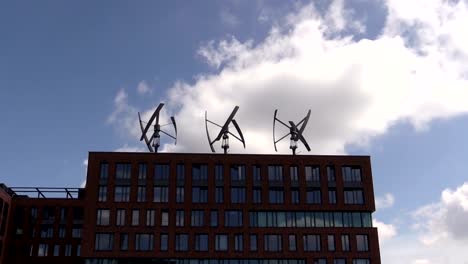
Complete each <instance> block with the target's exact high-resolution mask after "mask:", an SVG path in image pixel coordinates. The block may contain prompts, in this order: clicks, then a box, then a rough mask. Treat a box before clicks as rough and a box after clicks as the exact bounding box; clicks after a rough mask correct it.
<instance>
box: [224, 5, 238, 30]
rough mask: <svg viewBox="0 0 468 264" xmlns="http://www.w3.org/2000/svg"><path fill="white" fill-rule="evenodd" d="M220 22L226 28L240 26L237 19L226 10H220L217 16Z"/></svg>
mask: <svg viewBox="0 0 468 264" xmlns="http://www.w3.org/2000/svg"><path fill="white" fill-rule="evenodd" d="M219 16H220V18H221V22H222V23H223V24H225V25H227V26H230V27H235V26H237V25H239V24H240V20H239V18H238V17H237V16H236V15H234V13H232V12H231V11H229V10H227V9H222V10H221V13H220V14H219Z"/></svg>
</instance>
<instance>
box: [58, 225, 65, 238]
mask: <svg viewBox="0 0 468 264" xmlns="http://www.w3.org/2000/svg"><path fill="white" fill-rule="evenodd" d="M65 230H66V229H65V225H59V238H64V237H65V235H66V231H65Z"/></svg>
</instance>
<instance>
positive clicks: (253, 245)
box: [250, 234, 257, 251]
mask: <svg viewBox="0 0 468 264" xmlns="http://www.w3.org/2000/svg"><path fill="white" fill-rule="evenodd" d="M250 251H257V235H254V234H251V235H250Z"/></svg>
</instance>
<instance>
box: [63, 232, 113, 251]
mask: <svg viewBox="0 0 468 264" xmlns="http://www.w3.org/2000/svg"><path fill="white" fill-rule="evenodd" d="M113 245H114V234H112V233H96V237H95V241H94V249H95V250H96V251H105V250H112V247H113ZM70 251H71V249H70Z"/></svg>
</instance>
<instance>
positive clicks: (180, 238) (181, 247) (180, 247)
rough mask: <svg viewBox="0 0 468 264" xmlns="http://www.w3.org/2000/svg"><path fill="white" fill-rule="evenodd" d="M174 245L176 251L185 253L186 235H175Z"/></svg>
mask: <svg viewBox="0 0 468 264" xmlns="http://www.w3.org/2000/svg"><path fill="white" fill-rule="evenodd" d="M175 243H176V245H175V248H176V251H187V250H188V235H187V234H177V235H176V239H175Z"/></svg>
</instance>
